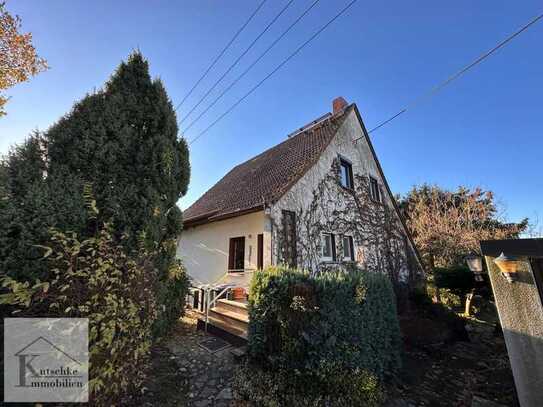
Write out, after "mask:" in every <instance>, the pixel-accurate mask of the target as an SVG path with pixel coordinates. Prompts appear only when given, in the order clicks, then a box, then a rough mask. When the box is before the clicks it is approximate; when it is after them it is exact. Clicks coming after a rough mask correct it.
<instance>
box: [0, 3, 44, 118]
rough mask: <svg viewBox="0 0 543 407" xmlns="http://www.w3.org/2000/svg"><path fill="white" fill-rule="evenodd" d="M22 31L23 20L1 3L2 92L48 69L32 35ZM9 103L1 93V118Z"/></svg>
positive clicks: (0, 52) (0, 50)
mask: <svg viewBox="0 0 543 407" xmlns="http://www.w3.org/2000/svg"><path fill="white" fill-rule="evenodd" d="M20 29H21V18H20V17H19V16H17V15H16V16H12V15H11V14H10V13H9V12H8V11H7V10H6V9H5V3H0V92H2V91H4V90H6V89H8V88H10V87H12V86H14V85H16V84H18V83H21V82H25V81H27V80H28V79H29V78H30V77H31V76H34V75H37V74H38V73H40V72H42V71H44V70H46V69H47V61H45V59H43V58H40V57H39V56H38V54H37V52H36V49H35V48H34V46H33V45H32V34H31V33H21V32H20ZM7 101H8V97H7V96H5V95H3V94H1V93H0V116H3V115H5V114H6V112H5V110H4V107H5V105H6V103H7Z"/></svg>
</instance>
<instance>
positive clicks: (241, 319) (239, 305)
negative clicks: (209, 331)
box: [198, 299, 249, 340]
mask: <svg viewBox="0 0 543 407" xmlns="http://www.w3.org/2000/svg"><path fill="white" fill-rule="evenodd" d="M198 319H199V320H200V321H201V322H204V323H205V314H203V313H201V314H200V316H199V317H198ZM200 326H201V325H200ZM209 326H213V327H217V328H220V329H222V330H223V331H226V332H228V333H229V334H232V335H235V336H237V337H238V338H241V339H244V340H246V339H247V331H248V329H249V313H248V310H247V304H246V303H244V302H239V301H232V300H226V299H219V300H217V302H216V303H215V306H214V307H213V308H210V310H209V319H208V327H209Z"/></svg>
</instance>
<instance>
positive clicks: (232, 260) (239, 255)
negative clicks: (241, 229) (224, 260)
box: [228, 236, 245, 272]
mask: <svg viewBox="0 0 543 407" xmlns="http://www.w3.org/2000/svg"><path fill="white" fill-rule="evenodd" d="M244 268H245V237H244V236H241V237H232V238H230V248H229V253H228V271H230V272H239V271H243V270H244Z"/></svg>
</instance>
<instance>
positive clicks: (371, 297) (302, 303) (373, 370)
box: [248, 268, 401, 397]
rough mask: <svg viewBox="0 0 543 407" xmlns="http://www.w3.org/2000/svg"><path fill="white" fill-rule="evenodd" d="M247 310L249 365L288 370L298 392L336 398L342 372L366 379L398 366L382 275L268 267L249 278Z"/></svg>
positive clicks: (396, 332)
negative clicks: (315, 271) (315, 274)
mask: <svg viewBox="0 0 543 407" xmlns="http://www.w3.org/2000/svg"><path fill="white" fill-rule="evenodd" d="M249 315H250V323H249V341H248V355H249V363H251V364H253V365H257V366H260V367H261V368H262V369H263V370H267V371H272V372H278V373H280V374H286V375H287V376H289V378H288V380H286V382H288V383H289V386H290V388H291V389H294V391H296V392H302V393H304V394H311V395H320V396H322V397H327V396H332V397H334V395H337V394H338V392H340V393H344V392H345V391H346V389H345V388H344V387H345V386H344V382H345V374H346V373H347V375H351V377H353V378H354V380H353V383H354V382H356V381H357V380H359V382H360V380H362V381H364V382H366V383H367V380H366V378H369V377H372V376H373V377H375V378H377V379H383V378H384V377H385V376H387V375H391V374H394V373H395V372H396V371H397V370H398V369H399V367H400V364H401V359H400V348H401V337H400V329H399V324H398V319H397V314H396V299H395V297H394V292H393V289H392V286H391V283H390V281H389V279H388V278H387V277H386V276H384V275H381V274H377V273H367V272H363V271H359V270H356V271H353V272H350V273H339V272H338V273H332V272H330V273H322V274H320V275H318V276H316V277H312V276H310V275H309V274H308V273H306V272H302V271H298V270H291V269H285V268H268V269H266V270H264V271H260V272H256V273H255V275H254V277H253V281H252V284H251V290H250V295H249ZM359 387H360V386H359ZM370 387H371V386H370Z"/></svg>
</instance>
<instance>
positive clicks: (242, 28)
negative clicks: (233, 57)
mask: <svg viewBox="0 0 543 407" xmlns="http://www.w3.org/2000/svg"><path fill="white" fill-rule="evenodd" d="M266 1H267V0H263V1H262V2H261V3H260V4H259V5H258V7H257V8H256V9H255V11H253V13H252V14H251V15H250V16H249V18H248V19H247V21H245V23H244V24H243V25H242V26H241V27H240V28H239V30H238V31H237V32H236V33H235V34H234V36H233V37H232V39H231V40H230V41H229V42H228V44H226V46H225V47H224V48H223V50H222V51H221V52H219V55H217V57H216V58H215V59H214V60H213V62H211V65H209V67H208V68H207V69H206V70H205V72H204V73H203V74H202V76H200V79H198V80H197V81H196V83H195V84H194V86H193V87H192V88H191V89H190V90H189V92H188V93H187V94H186V95H185V97H184V98H183V100H181V102H179V104H178V105H177V107H176V108H175V109H174V111H177V109H179V108H180V107H181V105H183V103H185V101H186V100H187V98H188V97H189V96H190V95H191V94H192V92H193V91H194V89H196V87H197V86H198V85H199V84H200V82H202V80H203V79H204V78H205V77H206V76H207V74H208V73H209V71H211V68H213V67H214V66H215V64H216V63H217V62H218V61H219V59H221V57H222V56H223V55H224V53H225V52H226V51H227V50H228V48H230V46H231V45H232V44H233V43H234V41H235V40H236V38H238V36H239V35H240V34H241V32H242V31H243V30H244V29H245V27H247V25H248V24H249V23H250V22H251V20H252V19H253V17H254V16H255V15H256V13H258V11H259V10H260V9H261V8H262V6H263V5H264V3H266Z"/></svg>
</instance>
